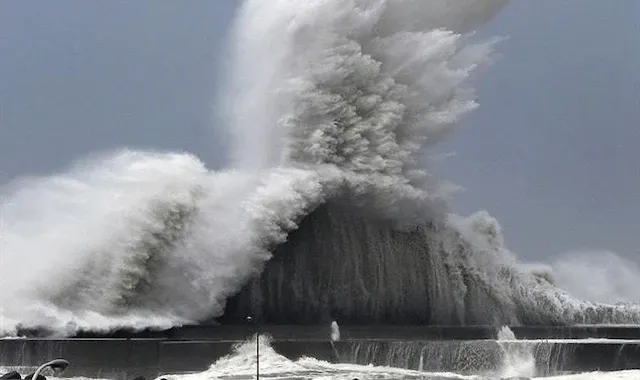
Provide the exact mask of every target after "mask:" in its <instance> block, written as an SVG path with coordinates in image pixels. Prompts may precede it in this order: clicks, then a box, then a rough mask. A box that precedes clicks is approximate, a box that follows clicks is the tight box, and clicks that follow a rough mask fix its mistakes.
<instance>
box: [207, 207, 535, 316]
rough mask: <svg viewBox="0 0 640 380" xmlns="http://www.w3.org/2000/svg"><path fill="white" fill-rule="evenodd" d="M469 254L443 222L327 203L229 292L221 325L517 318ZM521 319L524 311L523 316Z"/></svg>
mask: <svg viewBox="0 0 640 380" xmlns="http://www.w3.org/2000/svg"><path fill="white" fill-rule="evenodd" d="M470 254H472V249H471V248H470V246H469V245H468V244H467V243H466V242H465V241H464V240H463V239H462V238H461V237H460V234H459V233H457V232H455V231H453V229H451V228H450V227H446V226H445V225H444V223H436V222H429V223H424V224H422V225H419V226H414V227H411V228H402V229H398V228H394V226H393V225H392V222H390V221H387V220H383V219H379V218H377V217H374V216H370V215H365V213H364V212H363V210H362V209H360V208H357V207H354V206H349V205H346V204H345V203H344V202H330V203H328V204H324V205H322V206H320V207H319V208H317V209H316V210H315V211H313V212H312V213H311V214H309V215H308V216H307V217H306V218H304V219H303V220H302V222H301V223H300V225H299V228H298V229H297V230H295V231H294V232H292V233H291V234H290V235H289V237H288V241H287V242H286V243H284V244H282V245H280V246H278V247H277V248H276V249H275V250H274V254H273V258H272V259H271V260H270V261H269V262H268V263H267V264H266V267H265V269H264V270H263V272H262V273H261V275H260V277H259V278H256V279H254V280H253V281H251V282H249V283H248V284H246V285H245V286H244V288H243V289H242V290H241V291H240V292H239V294H237V295H236V296H234V297H233V298H231V299H230V300H229V302H228V304H227V307H226V312H225V314H224V316H223V317H222V318H221V319H220V321H221V322H223V323H235V322H238V323H239V322H242V321H244V318H245V317H246V316H247V315H254V316H256V317H258V318H259V320H260V321H261V322H262V323H285V324H317V323H328V321H330V320H332V319H336V320H338V321H340V322H341V323H354V324H356V323H366V324H448V325H474V324H489V325H499V324H502V323H511V324H515V323H519V322H520V321H521V319H522V318H519V316H518V315H517V314H518V313H515V312H514V310H513V306H512V305H507V304H505V302H504V301H501V299H500V298H499V297H497V296H496V289H492V288H491V286H490V285H489V284H487V283H486V282H485V281H484V280H483V278H482V276H481V275H480V274H479V273H474V271H473V270H472V269H471V268H470V267H469V266H468V265H466V264H467V263H466V262H465V256H466V255H470ZM520 317H521V316H520Z"/></svg>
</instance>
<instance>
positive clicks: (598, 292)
mask: <svg viewBox="0 0 640 380" xmlns="http://www.w3.org/2000/svg"><path fill="white" fill-rule="evenodd" d="M551 268H552V273H553V276H554V279H555V283H556V285H557V286H558V287H560V288H562V289H565V290H567V291H568V292H569V293H571V294H572V295H575V296H576V297H579V298H581V299H585V300H589V301H592V302H611V303H635V304H639V303H640V266H638V263H636V262H634V261H631V260H629V259H626V258H624V257H622V256H620V255H618V254H615V253H613V252H610V251H599V250H583V251H573V252H568V253H566V254H563V255H560V256H559V257H557V258H555V259H554V260H553V262H552V264H551Z"/></svg>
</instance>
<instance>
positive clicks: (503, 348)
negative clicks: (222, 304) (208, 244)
mask: <svg viewBox="0 0 640 380" xmlns="http://www.w3.org/2000/svg"><path fill="white" fill-rule="evenodd" d="M260 330H261V333H268V334H269V335H271V336H272V337H273V341H272V347H273V348H274V350H275V351H276V352H278V353H280V354H281V355H284V356H286V357H288V358H290V359H293V360H295V359H298V358H300V357H301V356H310V357H315V358H317V359H321V360H325V361H330V362H349V363H358V364H370V363H373V364H377V365H391V366H395V367H402V368H411V369H418V368H420V367H422V368H423V369H425V370H437V371H441V370H447V371H455V372H458V373H469V374H471V373H478V372H483V371H491V370H495V369H496V368H499V367H500V365H501V363H503V362H504V358H505V355H507V354H508V352H509V350H510V349H511V348H514V347H515V348H517V349H518V350H523V349H524V350H528V351H527V352H531V355H533V356H534V357H535V360H536V367H537V371H538V374H539V375H548V374H553V373H559V372H566V371H570V372H577V371H594V370H601V371H611V370H621V369H638V368H640V339H639V340H633V338H635V337H637V336H640V334H638V333H639V332H640V329H638V328H636V327H626V328H622V327H594V326H590V327H572V328H568V327H548V328H546V329H544V328H538V327H535V328H533V327H532V328H525V327H519V328H516V327H514V328H512V330H513V331H514V332H515V334H516V336H517V337H518V338H519V339H527V338H529V339H530V338H539V337H541V338H542V339H550V338H555V340H552V341H547V340H536V341H510V342H497V341H495V340H494V339H495V332H496V329H495V328H493V327H487V326H478V327H465V328H460V327H455V328H454V327H434V326H431V327H390V326H384V327H383V326H379V327H372V326H368V327H361V326H359V327H344V328H341V333H342V340H341V341H340V342H338V343H337V344H336V350H335V351H334V350H333V348H332V346H331V344H330V343H329V341H328V328H327V327H326V326H317V327H313V326H312V327H309V326H307V327H303V326H262V327H261V328H260ZM251 332H252V331H251V329H249V328H247V326H225V327H223V328H220V327H216V328H212V327H211V326H209V327H206V326H197V327H196V326H194V327H190V328H181V329H176V330H173V331H167V332H162V333H158V332H155V333H151V332H145V333H139V334H138V335H145V334H147V335H156V336H155V337H146V338H140V337H137V338H117V337H113V336H112V337H110V338H98V337H84V338H74V339H4V340H0V365H2V366H5V367H8V366H21V367H31V366H36V365H38V364H40V363H42V362H43V361H45V360H49V359H53V358H58V357H63V358H66V359H68V360H70V361H71V364H72V365H71V366H70V367H69V368H68V370H67V372H65V375H66V376H87V377H103V378H105V377H106V378H113V379H118V380H120V379H123V380H124V379H131V378H133V377H135V376H140V375H142V376H145V377H147V378H154V377H156V376H159V375H161V374H167V373H187V372H198V371H203V370H205V369H207V368H208V367H209V366H210V365H211V364H212V363H214V362H215V361H216V360H217V359H219V358H220V357H223V356H225V355H228V354H230V353H231V352H232V348H233V346H234V344H237V343H239V342H242V341H243V340H244V339H246V338H248V337H249V336H250V335H251ZM87 335H88V334H87ZM621 337H625V338H627V339H626V340H580V339H583V338H608V339H615V338H621ZM558 339H563V340H558ZM336 351H337V355H336ZM461 358H462V359H461ZM466 358H474V360H473V361H471V359H469V360H470V361H468V362H467V361H466V360H467V359H466ZM478 358H481V360H478Z"/></svg>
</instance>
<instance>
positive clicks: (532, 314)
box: [0, 0, 640, 334]
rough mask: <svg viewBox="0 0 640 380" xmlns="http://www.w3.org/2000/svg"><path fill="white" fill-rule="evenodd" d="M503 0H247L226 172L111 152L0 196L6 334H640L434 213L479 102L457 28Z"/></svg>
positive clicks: (468, 37) (482, 219) (170, 157)
mask: <svg viewBox="0 0 640 380" xmlns="http://www.w3.org/2000/svg"><path fill="white" fill-rule="evenodd" d="M504 5H505V1H502V0H459V1H456V2H452V1H449V0H431V1H423V0H313V1H298V0H247V1H245V2H244V3H243V4H242V6H241V9H240V12H239V16H238V19H237V20H236V23H235V29H234V33H233V41H232V42H233V43H232V46H233V47H234V49H233V52H232V58H233V59H232V62H233V63H234V65H233V68H232V72H231V73H230V75H229V76H228V77H229V78H230V81H229V83H227V84H226V86H223V90H224V94H223V96H224V98H223V101H222V103H221V104H222V105H223V106H222V107H220V108H221V109H223V110H225V111H226V112H225V114H224V116H225V118H226V119H225V120H226V122H227V127H228V131H229V132H230V133H231V134H232V135H233V137H234V138H233V146H234V149H233V150H234V152H235V154H234V156H233V160H232V165H231V166H230V167H231V168H230V169H228V170H225V171H220V172H211V171H209V170H207V169H206V167H205V166H204V165H203V164H202V163H201V162H200V161H199V160H198V159H197V158H195V157H193V156H191V155H188V154H161V153H152V152H135V151H122V152H118V153H116V154H113V155H111V156H108V157H102V158H97V159H94V160H92V161H88V162H85V163H83V164H82V165H78V166H76V167H73V168H72V169H70V170H69V171H68V172H66V173H62V174H58V175H54V176H51V177H48V178H36V179H30V180H22V181H20V182H14V183H12V184H10V185H9V186H8V187H6V188H4V189H2V193H1V195H2V198H1V201H0V212H1V213H2V219H3V222H4V223H3V225H2V227H1V229H0V233H1V235H0V236H1V237H2V239H0V252H2V258H3V260H4V261H3V263H2V265H1V266H0V267H1V268H2V269H3V272H2V274H1V275H0V279H1V280H2V284H1V286H0V289H1V290H0V303H1V304H2V305H4V309H3V310H2V317H3V318H4V329H5V330H6V331H5V332H6V333H12V332H15V330H16V328H17V327H19V326H23V327H24V326H27V327H29V326H48V327H50V328H52V329H54V330H57V331H59V332H60V333H62V334H67V333H73V331H74V330H76V329H85V330H87V329H88V330H98V331H100V330H109V329H113V328H118V327H133V328H147V327H155V328H165V327H169V326H174V325H179V324H183V323H193V322H199V321H203V320H207V319H210V318H216V317H221V318H222V320H227V321H234V320H237V319H238V318H240V316H241V315H242V317H243V318H244V315H243V314H244V313H246V312H252V313H254V314H256V315H260V316H262V317H263V319H265V320H268V321H273V322H279V321H285V320H286V321H289V322H290V321H297V322H299V323H313V322H317V321H319V320H320V319H323V318H329V317H332V318H338V320H349V321H354V322H368V323H371V322H385V323H389V322H393V323H446V324H477V323H491V324H500V325H502V324H520V323H527V324H532V323H533V324H536V323H545V324H558V323H575V322H581V323H588V322H640V321H639V319H640V311H639V310H638V307H637V306H633V305H630V306H626V307H614V306H607V305H601V304H594V303H587V302H582V301H577V300H575V299H574V298H572V297H571V296H569V295H568V294H566V293H564V292H562V291H560V290H558V289H557V288H555V287H554V286H553V284H552V283H551V282H550V281H547V278H548V276H547V277H545V276H544V275H543V274H541V273H539V272H537V274H536V273H532V272H531V271H528V270H525V269H522V268H521V267H520V266H518V265H517V263H516V260H515V258H514V256H513V255H512V254H511V253H510V252H509V251H508V250H507V249H506V248H505V247H504V243H503V241H502V235H501V232H500V228H499V225H498V224H497V222H496V221H495V220H494V219H493V218H491V217H490V216H488V214H486V213H479V214H477V215H474V216H472V217H470V218H460V217H457V216H453V215H447V212H446V211H447V202H448V200H449V199H450V195H451V194H449V191H448V189H449V187H448V186H447V184H446V183H444V182H443V181H439V180H437V179H436V178H435V177H434V176H433V175H431V174H430V172H429V170H428V166H429V165H428V164H429V156H428V149H429V147H431V146H432V145H433V144H436V143H437V142H439V141H440V140H442V139H443V138H444V137H446V135H448V134H449V133H450V132H451V131H452V130H453V127H454V126H455V124H456V123H457V122H458V121H459V120H460V119H461V118H462V117H464V116H465V115H467V114H468V113H469V112H470V111H472V110H473V109H475V108H476V107H477V103H476V101H475V96H474V94H473V91H472V89H471V88H470V87H468V86H467V85H466V83H467V82H468V79H469V78H470V77H471V75H472V74H473V73H474V72H475V71H476V70H477V69H478V68H480V67H482V66H484V65H485V64H487V63H489V62H490V60H491V52H492V49H493V47H494V45H495V42H496V40H492V41H485V42H476V41H474V38H473V35H472V33H470V32H471V31H472V30H473V29H474V28H476V27H478V26H480V25H481V24H482V23H484V22H486V21H487V20H488V19H490V18H491V17H492V16H493V15H494V14H496V13H497V12H498V11H499V10H500V9H501V8H502V7H503V6H504ZM27 264H28V267H27ZM265 265H266V268H265ZM5 268H12V269H11V272H9V271H8V270H7V269H5ZM14 268H26V269H25V270H22V271H20V270H15V271H14ZM70 274H72V275H70ZM258 278H259V279H258ZM238 292H239V293H238ZM234 295H235V297H234ZM229 299H230V301H229V303H230V304H229V305H228V307H227V302H228V300H229ZM327 320H328V319H327ZM323 321H324V320H323Z"/></svg>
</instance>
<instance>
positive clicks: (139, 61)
mask: <svg viewBox="0 0 640 380" xmlns="http://www.w3.org/2000/svg"><path fill="white" fill-rule="evenodd" d="M235 3H236V1H235V0H215V1H214V0H190V1H159V0H148V1H144V0H137V1H130V2H125V1H115V0H114V1H90V2H89V1H85V0H75V1H74V0H57V1H50V0H41V1H35V0H31V1H2V2H0V57H2V59H0V106H1V107H2V108H1V110H0V112H1V113H0V173H4V174H3V175H4V177H5V179H6V178H11V177H16V176H20V175H25V174H38V173H40V174H47V173H51V172H52V171H56V170H61V169H62V168H63V167H64V166H66V165H67V164H69V162H70V161H71V160H73V159H77V158H81V157H82V156H84V155H86V154H89V153H93V152H96V151H101V150H107V149H113V148H117V147H122V146H130V147H134V148H156V149H171V150H179V151H182V150H184V151H189V152H192V153H194V154H196V155H198V156H199V157H200V158H201V159H202V160H203V161H205V162H206V163H207V164H208V165H209V166H210V167H212V168H216V167H219V166H220V165H221V163H222V157H223V156H224V142H223V141H222V139H220V138H218V136H217V135H216V131H215V122H214V120H213V116H212V115H213V112H212V109H213V107H212V105H213V101H214V94H215V86H216V75H217V71H216V64H217V63H219V61H218V60H217V58H218V57H219V56H220V52H221V49H222V47H223V44H224V42H225V33H226V31H227V27H228V25H229V22H230V21H231V18H232V14H233V11H234V4H235ZM638 20H640V1H637V0H617V1H602V0H563V1H557V0H528V1H525V0H522V1H513V2H512V4H511V5H510V6H509V7H507V8H506V9H505V10H504V11H503V13H502V14H501V15H499V16H498V17H497V18H496V19H495V20H494V21H492V22H491V23H490V24H489V25H487V27H486V28H484V29H483V30H482V32H481V33H480V34H481V36H493V35H501V36H508V37H509V39H508V40H507V41H505V42H502V43H501V45H500V46H499V52H500V53H501V55H502V58H501V59H500V60H499V61H498V62H497V63H496V64H495V65H494V66H493V67H492V68H490V69H489V70H488V71H487V72H486V73H485V74H484V75H483V76H482V77H481V78H480V80H479V83H478V95H479V97H480V102H481V108H480V109H479V110H478V111H477V112H476V113H474V114H473V115H472V116H471V117H470V118H468V119H467V121H466V122H465V123H464V125H463V127H462V128H461V129H459V131H458V133H457V134H456V135H455V137H454V138H453V139H451V140H450V141H449V142H447V143H446V144H445V145H444V146H442V147H440V148H439V151H455V152H456V153H457V155H456V156H455V157H452V158H449V159H448V160H447V161H445V163H444V164H443V165H442V167H441V168H440V172H441V174H442V175H443V176H444V177H446V178H447V179H450V180H453V181H454V182H456V183H458V184H460V185H462V186H463V187H465V188H466V192H465V193H464V194H462V195H461V196H460V197H459V200H458V202H457V203H456V208H457V210H458V211H460V212H463V213H470V212H473V211H476V210H478V209H482V208H484V209H487V210H488V211H489V212H490V213H492V214H493V215H495V216H496V217H497V218H498V219H499V220H500V222H501V224H502V225H503V228H504V230H505V234H506V239H507V243H508V244H509V246H510V247H511V248H512V250H514V251H515V252H517V253H518V254H519V255H520V256H521V257H524V258H526V259H530V260H534V259H543V258H545V257H548V256H553V255H556V254H558V253H560V252H563V251H567V250H572V249H581V248H595V249H610V250H613V251H616V252H618V253H621V254H623V255H625V256H627V257H634V258H636V257H640V221H639V220H640V219H639V218H638V214H639V211H640V149H638V148H639V147H640V125H638V124H639V121H640V70H638V68H640V44H638V42H637V41H638V37H640V26H639V21H638Z"/></svg>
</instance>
